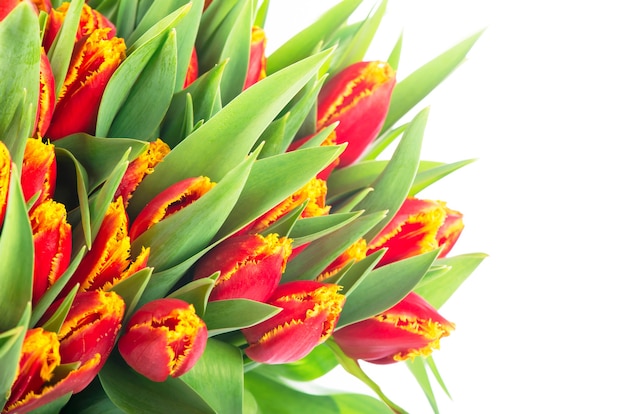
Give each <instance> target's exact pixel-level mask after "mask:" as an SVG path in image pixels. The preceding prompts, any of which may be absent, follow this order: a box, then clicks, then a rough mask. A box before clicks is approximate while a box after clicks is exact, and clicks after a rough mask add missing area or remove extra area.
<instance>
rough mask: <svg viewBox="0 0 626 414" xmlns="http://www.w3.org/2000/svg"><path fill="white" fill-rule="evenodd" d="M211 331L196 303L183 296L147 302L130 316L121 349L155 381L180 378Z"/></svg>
mask: <svg viewBox="0 0 626 414" xmlns="http://www.w3.org/2000/svg"><path fill="white" fill-rule="evenodd" d="M207 338H208V331H207V328H206V325H205V324H204V321H203V320H202V319H200V318H199V317H198V315H196V312H195V310H194V307H193V305H190V304H188V303H187V302H185V301H183V300H180V299H173V298H162V299H157V300H154V301H152V302H148V303H147V304H145V305H144V306H142V307H141V308H140V309H139V310H137V312H135V313H134V315H133V316H132V317H131V318H130V320H129V322H128V325H127V327H126V329H125V332H124V334H123V335H122V337H121V338H120V340H119V343H118V349H119V351H120V354H121V355H122V358H124V360H125V361H126V363H127V364H128V365H130V366H131V367H132V368H133V369H134V370H135V371H137V372H139V373H140V374H142V375H143V376H145V377H147V378H149V379H150V380H152V381H158V382H162V381H165V380H166V379H167V378H168V377H178V376H180V375H183V374H184V373H185V372H187V371H189V370H190V369H191V368H193V366H194V364H195V363H196V362H197V361H198V359H200V357H201V356H202V353H203V352H204V349H205V347H206V341H207Z"/></svg>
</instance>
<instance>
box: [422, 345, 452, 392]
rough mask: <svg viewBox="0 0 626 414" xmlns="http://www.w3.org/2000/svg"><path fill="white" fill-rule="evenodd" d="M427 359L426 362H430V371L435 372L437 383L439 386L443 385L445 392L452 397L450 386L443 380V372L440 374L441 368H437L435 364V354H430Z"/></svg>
mask: <svg viewBox="0 0 626 414" xmlns="http://www.w3.org/2000/svg"><path fill="white" fill-rule="evenodd" d="M425 360H426V363H427V364H428V368H430V371H431V372H432V373H433V376H434V377H435V379H436V380H437V383H439V386H440V387H441V389H442V390H443V392H445V393H446V395H447V396H448V398H452V396H451V395H450V392H449V391H448V388H447V387H446V385H445V384H444V382H443V378H441V374H439V370H438V369H437V366H436V365H435V360H434V359H433V356H432V355H429V356H427V357H426V358H425Z"/></svg>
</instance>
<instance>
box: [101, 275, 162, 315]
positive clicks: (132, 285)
mask: <svg viewBox="0 0 626 414" xmlns="http://www.w3.org/2000/svg"><path fill="white" fill-rule="evenodd" d="M152 270H153V269H152V268H151V267H146V268H143V269H141V270H139V271H137V272H135V273H133V274H132V275H130V276H129V277H127V278H126V279H124V280H122V281H121V282H118V283H116V284H115V285H114V286H113V287H112V288H111V291H113V292H115V293H117V294H118V295H120V296H121V297H122V299H123V300H124V303H125V304H126V310H125V312H124V321H128V319H129V318H130V317H131V316H132V314H133V313H134V312H135V309H137V306H138V304H139V300H140V298H141V295H142V294H143V292H144V290H145V289H146V286H147V285H148V282H149V281H150V278H151V277H152Z"/></svg>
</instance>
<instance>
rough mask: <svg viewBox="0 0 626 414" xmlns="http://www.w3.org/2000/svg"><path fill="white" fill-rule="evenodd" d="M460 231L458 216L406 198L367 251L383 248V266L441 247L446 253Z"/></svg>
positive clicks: (433, 203)
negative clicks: (384, 249) (385, 250)
mask: <svg viewBox="0 0 626 414" xmlns="http://www.w3.org/2000/svg"><path fill="white" fill-rule="evenodd" d="M462 229H463V222H462V215H461V213H459V212H457V211H454V210H450V209H449V208H448V207H447V206H446V204H445V203H443V202H440V201H431V200H421V199H417V198H407V199H406V200H405V201H404V202H403V204H402V206H401V207H400V209H399V210H398V212H397V213H396V215H395V216H394V217H393V219H392V220H391V221H390V222H389V224H387V226H385V228H383V230H382V231H381V232H380V233H379V234H378V235H377V236H376V237H375V238H374V239H373V240H372V241H371V242H370V244H369V251H370V252H373V251H377V250H380V249H382V248H387V249H388V250H387V252H386V253H385V255H384V256H383V258H382V259H381V261H380V262H379V263H378V266H383V265H385V264H388V263H392V262H396V261H398V260H402V259H406V258H409V257H413V256H417V255H420V254H423V253H426V252H430V251H433V250H435V249H438V248H439V247H442V248H443V250H442V252H441V253H442V254H440V257H443V255H445V254H446V253H448V252H449V251H450V249H451V248H452V246H453V245H454V243H455V242H456V240H457V239H458V237H459V235H460V234H461V230H462Z"/></svg>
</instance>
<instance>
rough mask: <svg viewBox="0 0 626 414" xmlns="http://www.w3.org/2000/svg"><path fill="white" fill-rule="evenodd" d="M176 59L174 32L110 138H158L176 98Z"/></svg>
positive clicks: (129, 99) (121, 111)
mask: <svg viewBox="0 0 626 414" xmlns="http://www.w3.org/2000/svg"><path fill="white" fill-rule="evenodd" d="M176 59H177V56H176V32H175V31H174V30H170V32H169V33H168V35H167V37H166V38H165V41H164V43H163V44H162V46H161V47H160V48H159V49H158V50H157V51H156V52H155V53H154V55H152V57H151V58H150V61H149V62H148V63H147V65H146V67H145V68H144V69H143V71H142V72H141V74H140V75H139V77H138V78H137V79H136V80H135V82H134V84H133V86H132V88H131V89H130V91H129V92H128V96H127V98H126V100H125V101H124V103H123V104H122V105H121V107H120V108H119V110H118V112H117V115H116V116H115V119H114V120H113V122H112V123H111V126H110V128H109V129H108V131H107V136H113V137H129V138H137V139H143V140H147V139H148V138H151V137H153V136H154V135H155V132H156V131H157V129H158V127H159V125H160V124H161V121H162V120H163V117H164V116H165V113H166V112H167V108H168V107H169V104H170V101H171V99H172V96H173V95H174V83H175V81H176V62H177V61H176ZM107 88H108V86H107ZM105 93H106V91H105Z"/></svg>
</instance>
